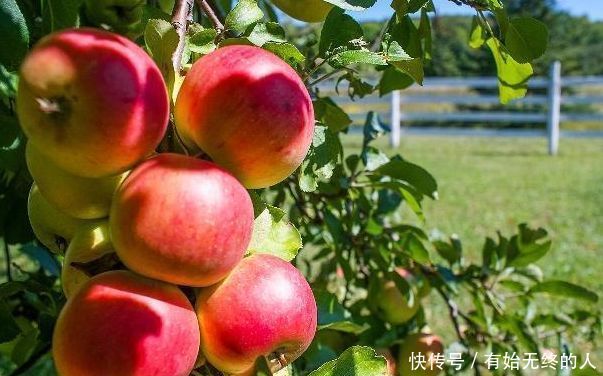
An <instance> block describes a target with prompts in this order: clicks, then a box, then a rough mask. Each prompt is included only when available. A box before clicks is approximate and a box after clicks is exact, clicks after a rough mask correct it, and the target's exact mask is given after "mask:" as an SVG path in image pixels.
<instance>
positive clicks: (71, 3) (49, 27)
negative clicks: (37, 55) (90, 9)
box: [42, 0, 83, 33]
mask: <svg viewBox="0 0 603 376" xmlns="http://www.w3.org/2000/svg"><path fill="white" fill-rule="evenodd" d="M42 2H43V3H44V8H43V9H44V12H43V17H42V20H43V21H44V26H45V27H44V29H45V31H46V32H47V33H50V32H53V31H57V30H62V29H67V28H70V27H77V26H79V25H80V13H79V8H80V6H81V5H82V2H83V0H43V1H42Z"/></svg>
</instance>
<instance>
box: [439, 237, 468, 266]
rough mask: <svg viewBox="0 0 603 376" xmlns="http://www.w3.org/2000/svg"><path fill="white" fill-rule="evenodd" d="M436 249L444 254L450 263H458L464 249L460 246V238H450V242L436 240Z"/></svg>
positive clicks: (440, 253) (441, 254)
mask: <svg viewBox="0 0 603 376" xmlns="http://www.w3.org/2000/svg"><path fill="white" fill-rule="evenodd" d="M433 245H434V246H435V248H436V251H437V252H438V254H439V255H440V256H442V257H443V258H444V259H445V260H446V261H448V263H449V264H450V265H455V264H457V263H458V262H459V261H460V260H461V257H462V256H463V250H462V248H461V247H459V242H458V239H457V241H454V238H450V242H444V241H441V240H436V241H434V242H433Z"/></svg>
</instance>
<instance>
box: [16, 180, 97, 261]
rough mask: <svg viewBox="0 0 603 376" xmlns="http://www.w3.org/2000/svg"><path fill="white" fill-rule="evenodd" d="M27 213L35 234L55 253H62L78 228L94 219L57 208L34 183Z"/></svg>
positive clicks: (30, 192)
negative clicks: (76, 216) (75, 216)
mask: <svg viewBox="0 0 603 376" xmlns="http://www.w3.org/2000/svg"><path fill="white" fill-rule="evenodd" d="M27 214H28V216H29V223H30V224H31V228H32V230H33V232H34V235H35V236H36V238H38V240H39V241H40V243H42V244H43V245H44V246H45V247H46V248H48V249H49V250H50V251H52V252H54V253H59V254H62V253H64V252H65V250H66V249H67V246H68V245H69V242H70V241H71V239H72V238H73V237H74V236H75V234H76V232H77V231H78V229H79V228H80V227H82V226H84V225H86V224H90V223H92V222H93V221H91V220H85V219H78V218H74V217H71V216H69V215H68V214H66V213H63V212H62V211H60V210H59V209H57V208H55V207H54V206H53V205H52V204H51V203H49V202H48V200H46V198H44V196H42V194H41V193H40V190H39V189H38V186H37V185H36V184H35V183H34V184H33V185H32V186H31V190H30V191H29V198H28V200H27Z"/></svg>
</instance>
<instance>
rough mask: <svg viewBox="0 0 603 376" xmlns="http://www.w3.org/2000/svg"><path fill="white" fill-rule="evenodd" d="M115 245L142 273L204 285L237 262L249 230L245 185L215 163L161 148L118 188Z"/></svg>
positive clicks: (114, 206)
mask: <svg viewBox="0 0 603 376" xmlns="http://www.w3.org/2000/svg"><path fill="white" fill-rule="evenodd" d="M109 218H110V224H111V236H112V239H113V245H114V246H115V250H116V252H117V254H118V256H119V258H120V259H121V260H122V261H123V263H124V264H125V265H126V266H127V267H128V268H129V269H131V270H133V271H135V272H137V273H140V274H142V275H145V276H147V277H151V278H155V279H159V280H162V281H166V282H171V283H174V284H178V285H187V286H197V287H200V286H209V285H212V284H214V283H216V282H218V281H219V280H221V279H223V278H224V277H226V275H227V274H228V273H229V272H230V271H231V270H232V269H233V268H234V267H235V265H236V264H237V263H238V262H239V261H241V259H242V258H243V255H244V254H245V251H246V250H247V246H248V245H249V241H250V239H251V232H252V230H253V220H254V217H253V205H252V203H251V199H250V197H249V194H248V193H247V191H246V190H245V188H244V187H243V186H242V185H241V183H239V182H238V181H237V180H236V179H235V178H234V177H233V176H232V175H231V174H230V173H228V172H227V171H226V170H224V169H222V168H220V167H218V166H217V165H215V164H214V163H211V162H207V161H202V160H198V159H195V158H192V157H187V156H184V155H178V154H169V153H165V154H160V155H158V156H156V157H153V158H151V159H149V160H147V161H145V162H143V163H142V164H140V165H139V166H138V167H136V168H135V169H134V170H133V171H132V172H131V173H130V175H129V176H128V178H127V179H126V180H125V181H124V182H123V184H122V185H121V187H120V188H119V189H118V190H117V192H116V193H115V197H114V199H113V204H112V206H111V215H110V217H109Z"/></svg>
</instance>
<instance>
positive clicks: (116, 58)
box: [17, 28, 169, 177]
mask: <svg viewBox="0 0 603 376" xmlns="http://www.w3.org/2000/svg"><path fill="white" fill-rule="evenodd" d="M17 113H18V116H19V121H20V123H21V127H22V128H23V131H24V132H25V134H26V135H27V137H28V138H29V141H30V142H31V143H32V144H33V145H34V146H36V148H37V149H38V150H39V151H40V152H41V153H43V154H44V155H45V156H46V157H47V158H48V159H49V160H52V161H53V162H54V163H55V164H56V165H58V166H59V167H61V168H62V169H64V170H67V171H69V172H71V173H72V174H74V175H79V176H85V177H102V176H108V175H116V174H118V173H121V172H124V171H126V170H127V169H129V168H130V167H131V166H133V165H134V164H136V163H137V162H139V161H140V160H142V159H144V158H145V157H146V156H148V155H149V154H150V153H152V152H153V150H154V149H155V147H156V146H157V145H158V144H159V142H160V141H161V139H162V137H163V135H164V134H165V131H166V128H167V122H168V116H169V102H168V95H167V91H166V87H165V83H164V81H163V77H162V76H161V73H160V71H159V69H158V68H157V66H156V65H155V63H154V62H153V60H151V58H150V57H149V56H148V55H147V54H146V53H145V52H144V51H143V50H142V49H141V48H140V47H138V46H137V45H136V44H134V43H132V42H131V41H129V40H128V39H126V38H124V37H121V36H119V35H117V34H113V33H109V32H107V31H103V30H97V29H85V28H84V29H70V30H65V31H60V32H57V33H54V34H51V35H49V36H46V37H44V38H43V39H41V40H40V41H39V42H38V43H37V44H36V45H35V47H34V48H33V49H32V51H31V52H30V53H29V55H28V56H27V57H26V58H25V61H24V62H23V65H22V66H21V76H20V80H19V90H18V93H17Z"/></svg>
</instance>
